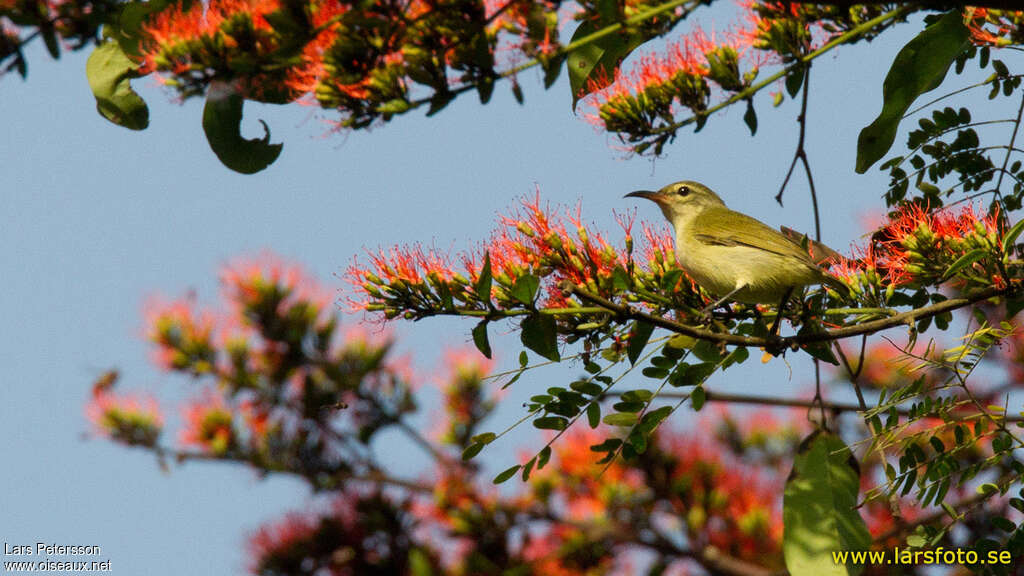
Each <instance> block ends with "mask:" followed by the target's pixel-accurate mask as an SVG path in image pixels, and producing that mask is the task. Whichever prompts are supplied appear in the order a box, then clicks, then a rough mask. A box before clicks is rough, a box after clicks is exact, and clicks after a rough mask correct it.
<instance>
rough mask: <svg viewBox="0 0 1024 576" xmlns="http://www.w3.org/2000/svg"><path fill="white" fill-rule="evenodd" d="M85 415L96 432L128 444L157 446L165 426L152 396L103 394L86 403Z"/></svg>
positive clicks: (107, 392) (95, 395)
mask: <svg viewBox="0 0 1024 576" xmlns="http://www.w3.org/2000/svg"><path fill="white" fill-rule="evenodd" d="M85 413H86V416H87V417H88V419H89V421H90V422H92V425H93V428H94V429H95V430H96V432H97V433H99V434H102V435H104V436H107V437H109V438H111V439H113V440H118V441H121V442H125V443H127V444H141V445H145V446H153V445H155V444H156V441H157V438H158V437H159V436H160V432H161V430H162V429H163V425H164V418H163V415H162V414H161V413H160V407H159V406H158V405H157V403H156V400H154V399H153V398H151V397H140V396H135V395H131V394H115V393H113V392H110V391H105V392H100V393H97V394H94V395H93V397H92V399H91V400H90V401H89V403H88V404H86V406H85Z"/></svg>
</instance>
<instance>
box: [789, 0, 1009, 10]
mask: <svg viewBox="0 0 1024 576" xmlns="http://www.w3.org/2000/svg"><path fill="white" fill-rule="evenodd" d="M793 4H818V5H821V6H837V7H839V8H850V7H851V6H858V5H860V6H878V5H879V4H899V5H901V6H903V5H917V6H920V7H921V8H922V9H925V10H949V9H950V8H964V7H966V6H978V7H981V8H1002V9H1005V10H1020V9H1021V5H1020V0H970V1H969V2H965V1H957V0H919V1H918V2H892V0H818V1H817V2H793Z"/></svg>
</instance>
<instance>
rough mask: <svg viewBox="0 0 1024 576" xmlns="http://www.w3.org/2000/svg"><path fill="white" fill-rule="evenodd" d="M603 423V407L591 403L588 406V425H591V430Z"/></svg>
mask: <svg viewBox="0 0 1024 576" xmlns="http://www.w3.org/2000/svg"><path fill="white" fill-rule="evenodd" d="M600 423H601V405H600V404H598V403H597V402H591V403H590V405H589V406H587V424H590V427H591V428H597V425H598V424H600Z"/></svg>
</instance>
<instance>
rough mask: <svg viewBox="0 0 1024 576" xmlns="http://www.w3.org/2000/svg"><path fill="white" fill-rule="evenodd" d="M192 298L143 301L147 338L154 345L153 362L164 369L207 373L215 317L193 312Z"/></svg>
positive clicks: (210, 366) (212, 356) (212, 354)
mask: <svg viewBox="0 0 1024 576" xmlns="http://www.w3.org/2000/svg"><path fill="white" fill-rule="evenodd" d="M194 305H195V299H194V298H193V297H191V296H190V297H188V298H184V299H181V300H173V301H163V300H161V299H159V298H151V299H150V300H149V301H148V302H147V303H146V310H145V316H146V325H147V334H146V336H147V338H148V339H149V340H151V341H152V342H154V343H155V344H156V345H157V349H156V357H155V359H154V361H155V362H156V363H157V364H158V365H159V366H161V367H162V368H164V369H165V370H191V371H193V372H196V373H201V372H208V371H209V370H211V369H212V368H213V366H214V356H215V354H214V348H213V343H212V342H213V340H212V337H211V335H212V333H213V328H214V324H215V321H214V317H213V314H211V313H209V312H196V310H195V309H194Z"/></svg>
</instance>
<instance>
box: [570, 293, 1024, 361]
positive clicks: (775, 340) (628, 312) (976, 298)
mask: <svg viewBox="0 0 1024 576" xmlns="http://www.w3.org/2000/svg"><path fill="white" fill-rule="evenodd" d="M562 290H563V291H564V292H566V293H567V294H572V295H574V296H577V297H579V298H581V299H583V300H586V301H588V302H590V303H592V304H596V305H598V306H600V307H602V308H605V309H607V310H608V311H610V312H614V313H615V314H616V315H617V316H618V317H619V318H624V319H631V320H642V321H644V322H649V323H651V324H653V325H655V326H658V327H660V328H665V329H667V330H670V331H672V332H675V333H677V334H683V335H685V336H691V337H693V338H698V339H701V340H709V341H711V342H719V343H722V344H727V345H732V346H747V347H755V348H786V347H799V346H800V345H801V344H813V343H818V342H831V341H833V340H841V339H843V338H849V337H851V336H860V335H861V334H871V333H874V332H880V331H882V330H885V329H888V328H894V327H896V326H902V325H910V324H913V323H914V322H916V321H918V320H922V319H925V318H931V317H933V316H938V315H939V314H944V313H946V312H951V311H953V310H957V309H960V308H964V307H965V306H970V305H971V304H974V303H976V302H981V301H982V300H988V299H990V298H996V297H1000V296H1010V295H1013V294H1017V293H1019V292H1020V291H1021V286H1020V285H1019V284H1016V285H1011V286H1007V287H1005V288H994V287H993V288H987V289H985V290H981V291H979V292H975V293H974V294H971V295H970V296H964V297H961V298H950V299H949V300H943V301H942V302H939V303H937V304H932V305H931V306H925V307H923V308H915V309H913V310H907V311H906V312H901V313H899V314H895V315H893V316H890V317H888V318H881V319H879V320H872V321H870V322H865V323H863V324H855V325H853V326H846V327H843V328H836V329H835V330H826V331H824V332H816V333H808V334H800V335H795V336H787V337H779V336H775V337H768V338H764V337H759V336H742V335H739V334H732V333H729V332H712V331H710V330H706V329H703V328H697V327H695V326H688V325H686V324H682V323H680V322H677V321H675V320H671V319H669V318H663V317H661V316H654V315H652V314H648V313H646V312H643V311H640V310H637V309H635V308H633V307H632V306H629V305H628V304H617V303H615V302H612V301H610V300H608V299H606V298H603V297H601V296H598V295H596V294H591V293H589V292H587V291H585V290H583V289H581V288H580V287H579V286H576V285H575V284H572V283H569V282H566V283H564V284H563V285H562Z"/></svg>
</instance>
